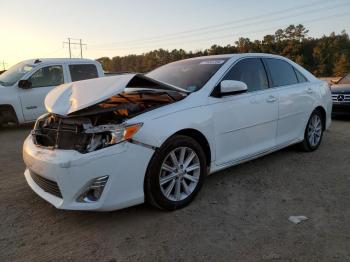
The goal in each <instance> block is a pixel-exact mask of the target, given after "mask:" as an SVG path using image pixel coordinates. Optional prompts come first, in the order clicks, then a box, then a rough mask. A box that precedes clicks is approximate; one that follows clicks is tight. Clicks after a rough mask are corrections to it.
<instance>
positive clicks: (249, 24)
mask: <svg viewBox="0 0 350 262" xmlns="http://www.w3.org/2000/svg"><path fill="white" fill-rule="evenodd" d="M347 5H350V2H348V3H346V4H341V5H333V6H331V7H323V8H318V9H313V10H309V11H305V12H301V13H298V14H294V15H293V17H297V16H302V15H304V14H310V13H315V12H320V11H323V10H327V11H328V10H331V9H336V8H339V7H344V6H347ZM289 18H290V17H285V16H283V17H279V18H274V19H267V20H265V21H261V22H260V23H259V25H262V24H265V23H268V22H273V21H279V20H285V19H289ZM253 25H256V22H253V23H247V24H243V25H240V26H231V27H229V28H225V29H220V30H216V31H215V32H214V33H218V32H221V31H228V30H232V29H236V28H244V27H248V26H253ZM196 35H208V33H197V34H193V35H191V36H188V37H187V38H194V37H196ZM178 38H179V37H171V38H167V39H163V40H158V41H148V42H149V43H147V45H149V44H152V42H157V43H159V42H167V41H169V40H174V39H178ZM143 42H144V41H143ZM132 45H133V44H131V46H132ZM134 45H136V44H134ZM121 47H123V46H121ZM128 47H129V48H130V45H128ZM130 49H131V48H130Z"/></svg>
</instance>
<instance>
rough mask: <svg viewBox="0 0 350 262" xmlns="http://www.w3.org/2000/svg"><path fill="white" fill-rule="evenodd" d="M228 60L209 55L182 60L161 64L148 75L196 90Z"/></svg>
mask: <svg viewBox="0 0 350 262" xmlns="http://www.w3.org/2000/svg"><path fill="white" fill-rule="evenodd" d="M227 60H228V59H227V58H208V57H207V58H204V57H203V58H199V59H189V60H182V61H178V62H174V63H170V64H167V65H164V66H161V67H159V68H157V69H155V70H153V71H151V72H150V73H148V74H146V76H148V77H150V78H153V79H155V80H158V81H161V82H164V83H167V84H170V85H173V86H177V87H180V88H182V89H185V90H187V91H190V92H194V91H197V90H199V89H201V88H202V87H203V86H204V85H205V84H206V83H207V82H208V81H209V79H210V78H211V77H212V76H213V75H214V74H215V73H216V72H217V71H218V70H219V68H220V67H221V66H222V65H223V64H224V63H225V62H226V61H227Z"/></svg>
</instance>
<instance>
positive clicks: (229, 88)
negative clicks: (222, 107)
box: [213, 80, 248, 97]
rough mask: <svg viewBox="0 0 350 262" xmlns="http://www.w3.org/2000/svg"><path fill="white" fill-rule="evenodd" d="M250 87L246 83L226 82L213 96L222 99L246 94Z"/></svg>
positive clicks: (216, 89) (223, 82)
mask: <svg viewBox="0 0 350 262" xmlns="http://www.w3.org/2000/svg"><path fill="white" fill-rule="evenodd" d="M247 90H248V87H247V85H246V84H245V83H243V82H241V81H235V80H224V81H222V82H221V83H220V85H219V86H217V88H215V90H214V93H213V96H215V97H222V96H227V95H234V94H239V93H243V92H246V91H247Z"/></svg>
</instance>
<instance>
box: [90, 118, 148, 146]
mask: <svg viewBox="0 0 350 262" xmlns="http://www.w3.org/2000/svg"><path fill="white" fill-rule="evenodd" d="M141 126H142V123H138V124H133V125H128V126H124V125H101V126H96V127H92V128H89V129H87V130H85V133H87V134H92V138H91V142H90V144H89V145H88V146H87V151H88V152H92V151H94V150H97V149H100V148H104V147H107V146H111V145H115V144H118V143H120V142H123V141H125V140H128V139H131V138H132V137H133V136H134V135H135V134H136V133H137V131H139V129H140V128H141Z"/></svg>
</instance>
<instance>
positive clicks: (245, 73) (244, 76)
mask: <svg viewBox="0 0 350 262" xmlns="http://www.w3.org/2000/svg"><path fill="white" fill-rule="evenodd" d="M223 80H236V81H241V82H244V83H245V84H246V85H247V86H248V92H253V91H258V90H263V89H267V88H268V87H269V84H268V80H267V76H266V71H265V68H264V65H263V63H262V61H261V59H260V58H247V59H244V60H242V61H239V62H238V63H237V64H236V65H235V66H234V67H233V68H232V69H231V70H230V71H229V72H228V73H227V75H226V76H225V77H224V79H223Z"/></svg>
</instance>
